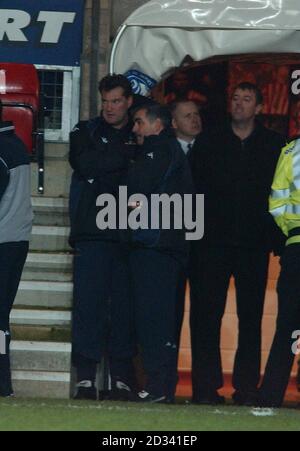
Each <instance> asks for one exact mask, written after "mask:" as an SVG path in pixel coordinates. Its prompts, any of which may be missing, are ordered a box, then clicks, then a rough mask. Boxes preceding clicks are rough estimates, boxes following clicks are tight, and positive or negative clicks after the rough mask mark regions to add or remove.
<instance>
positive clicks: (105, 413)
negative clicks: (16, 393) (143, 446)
mask: <svg viewBox="0 0 300 451" xmlns="http://www.w3.org/2000/svg"><path fill="white" fill-rule="evenodd" d="M28 430H29V431H300V410H297V409H266V410H262V409H250V408H245V407H235V406H226V407H223V406H222V407H213V406H194V405H187V404H184V403H182V404H180V405H178V404H176V405H174V406H168V405H162V404H152V405H149V404H146V405H145V404H143V405H142V404H134V403H117V402H108V401H106V402H87V401H71V400H70V401H68V400H41V399H37V400H32V399H30V400H26V399H17V398H15V399H7V400H6V399H3V400H0V431H28Z"/></svg>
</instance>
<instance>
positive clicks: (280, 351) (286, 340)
mask: <svg viewBox="0 0 300 451" xmlns="http://www.w3.org/2000/svg"><path fill="white" fill-rule="evenodd" d="M277 292H278V317H277V326H276V332H275V337H274V341H273V344H272V348H271V351H270V355H269V359H268V363H267V366H266V370H265V376H264V379H263V383H262V386H261V389H260V394H261V398H262V400H263V401H264V402H265V403H267V404H268V405H274V406H280V405H281V404H282V402H283V399H284V395H285V391H286V388H287V385H288V382H289V377H290V374H291V369H292V366H293V362H294V358H295V354H294V353H293V350H294V349H293V345H294V347H296V341H297V338H298V337H299V335H300V332H298V334H297V336H296V337H294V338H293V337H292V335H293V333H294V332H295V331H299V330H300V245H298V244H292V245H290V246H288V247H287V248H286V249H285V251H284V254H283V256H282V258H281V273H280V277H279V280H278V285H277Z"/></svg>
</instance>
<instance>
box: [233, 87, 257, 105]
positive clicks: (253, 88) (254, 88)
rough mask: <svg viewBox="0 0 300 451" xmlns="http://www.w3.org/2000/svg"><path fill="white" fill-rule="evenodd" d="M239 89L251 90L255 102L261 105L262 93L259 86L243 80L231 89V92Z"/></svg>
mask: <svg viewBox="0 0 300 451" xmlns="http://www.w3.org/2000/svg"><path fill="white" fill-rule="evenodd" d="M237 89H241V90H242V91H246V90H247V91H252V92H254V94H255V97H256V104H257V105H262V104H263V103H264V96H263V95H262V92H261V90H260V88H259V87H258V86H257V85H255V84H254V83H250V82H248V81H243V82H241V83H239V84H238V85H237V86H236V87H235V88H234V90H233V93H234V92H235V91H236V90H237Z"/></svg>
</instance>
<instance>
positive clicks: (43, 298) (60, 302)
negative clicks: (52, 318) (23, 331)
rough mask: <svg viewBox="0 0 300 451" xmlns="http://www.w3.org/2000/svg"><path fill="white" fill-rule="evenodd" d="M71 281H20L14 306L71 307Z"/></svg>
mask: <svg viewBox="0 0 300 451" xmlns="http://www.w3.org/2000/svg"><path fill="white" fill-rule="evenodd" d="M72 302H73V283H71V282H52V281H22V282H21V283H20V285H19V290H18V293H17V296H16V300H15V303H14V305H15V306H28V307H42V308H52V309H53V308H63V309H66V308H71V306H72Z"/></svg>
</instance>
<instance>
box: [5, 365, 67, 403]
mask: <svg viewBox="0 0 300 451" xmlns="http://www.w3.org/2000/svg"><path fill="white" fill-rule="evenodd" d="M70 380H71V375H70V373H69V372H66V373H60V372H47V371H12V383H13V388H14V392H15V395H16V396H17V397H24V398H53V399H68V398H70Z"/></svg>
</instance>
